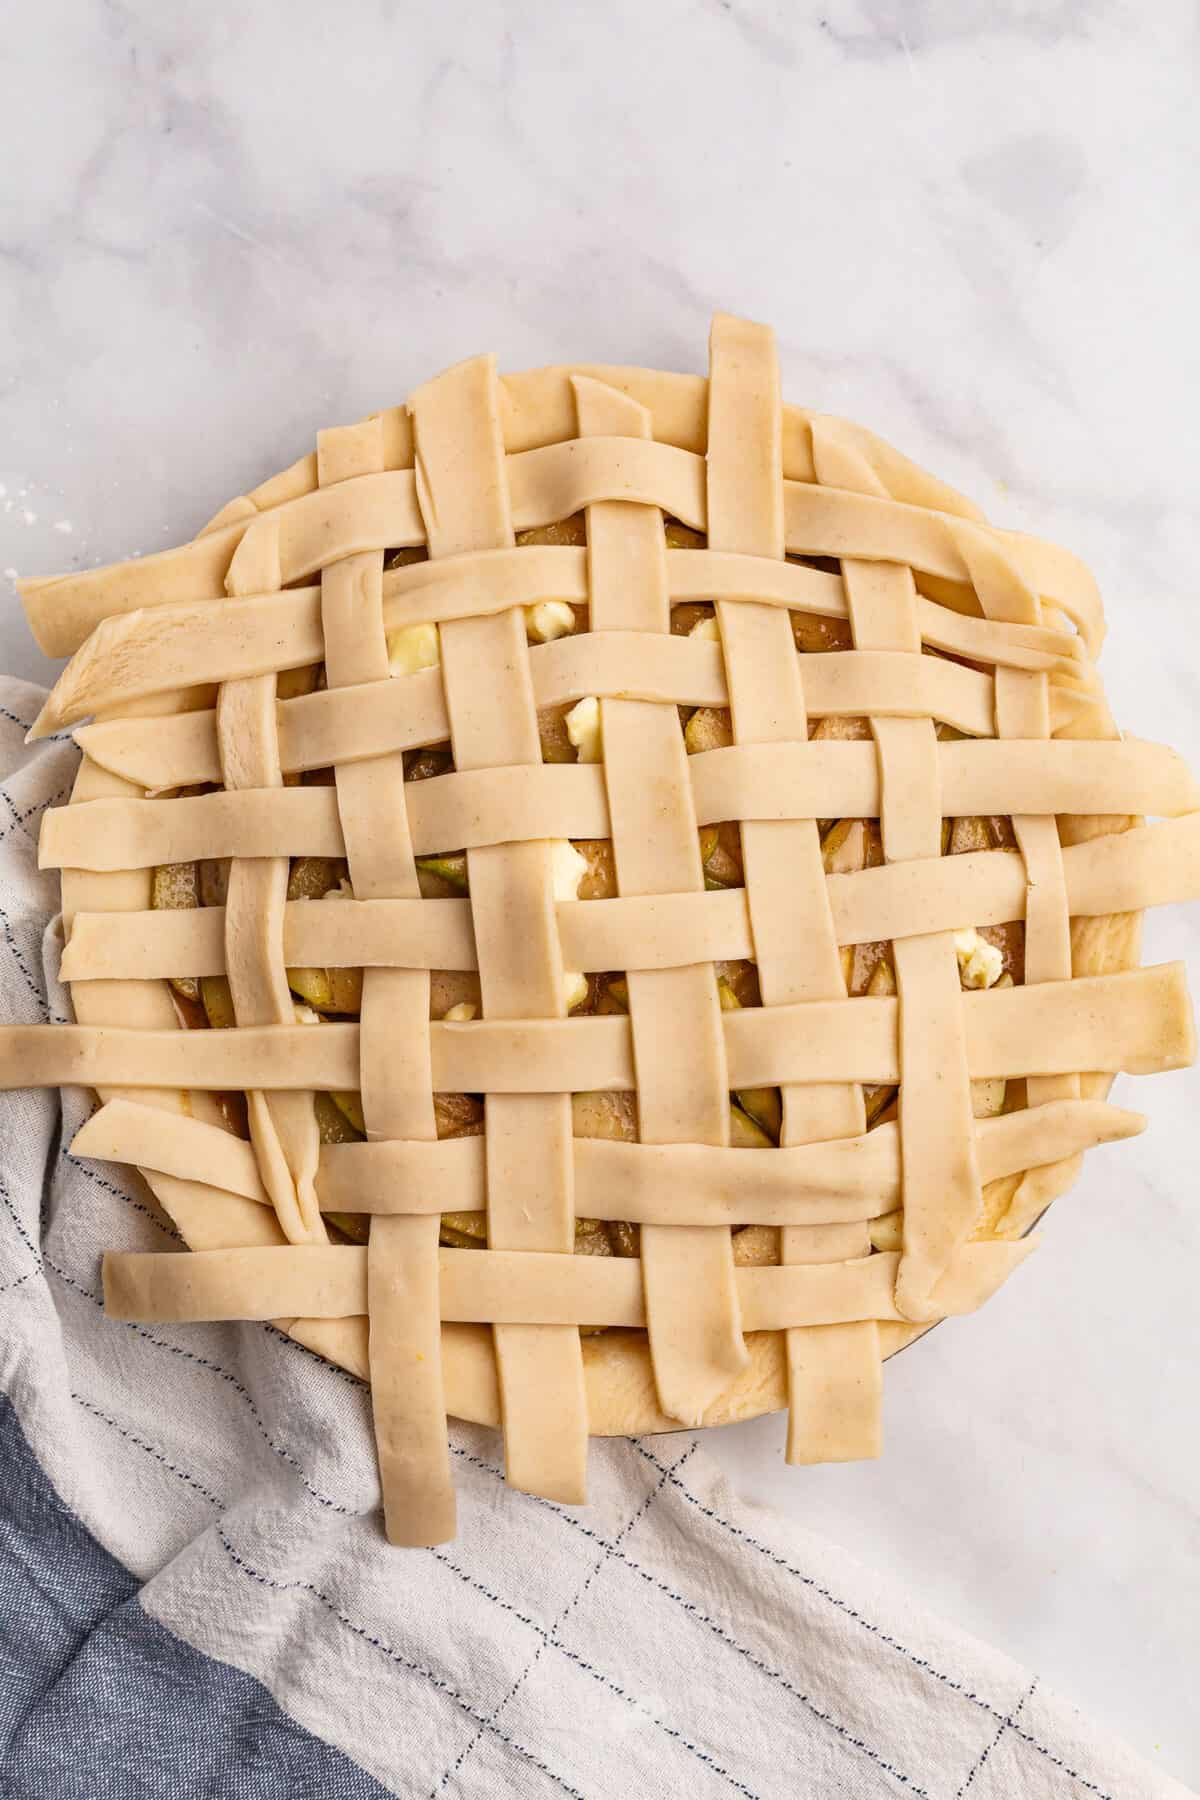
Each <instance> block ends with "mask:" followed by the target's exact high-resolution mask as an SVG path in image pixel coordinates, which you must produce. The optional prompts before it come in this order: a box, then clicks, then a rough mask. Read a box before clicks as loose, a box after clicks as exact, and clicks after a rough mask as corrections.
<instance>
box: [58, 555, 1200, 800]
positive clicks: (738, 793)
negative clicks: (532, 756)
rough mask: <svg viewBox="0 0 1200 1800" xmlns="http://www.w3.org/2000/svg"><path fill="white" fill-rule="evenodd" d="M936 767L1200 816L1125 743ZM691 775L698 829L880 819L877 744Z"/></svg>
mask: <svg viewBox="0 0 1200 1800" xmlns="http://www.w3.org/2000/svg"><path fill="white" fill-rule="evenodd" d="M864 566H865V565H864ZM885 723H891V721H885ZM935 766H936V769H937V774H938V778H939V783H940V787H941V794H942V807H943V811H944V815H945V817H947V818H962V817H964V816H965V815H967V814H970V813H983V814H990V813H1004V812H1005V811H1006V809H1010V808H1012V809H1015V810H1016V811H1017V812H1038V811H1041V812H1047V813H1080V814H1091V813H1094V812H1095V811H1096V808H1097V806H1103V807H1104V808H1105V809H1106V810H1107V811H1110V812H1130V813H1151V814H1157V815H1159V816H1166V817H1177V816H1178V815H1180V814H1181V813H1187V812H1195V811H1196V810H1197V809H1198V808H1200V787H1197V785H1196V781H1195V779H1194V777H1193V776H1192V774H1191V772H1190V771H1189V769H1188V767H1187V764H1186V763H1185V762H1184V761H1183V760H1182V758H1181V757H1179V756H1177V755H1176V753H1175V752H1174V751H1173V750H1169V749H1168V748H1167V747H1166V746H1165V745H1162V744H1151V743H1146V742H1144V741H1142V740H1139V739H1137V738H1123V739H1122V740H1121V741H1120V742H1119V743H1104V742H1097V741H1094V740H1090V739H1084V740H1075V739H1067V738H1053V739H1051V741H1050V742H1049V743H1021V742H1020V741H1019V740H1016V739H1009V740H1007V741H1001V740H999V739H995V738H976V739H968V740H966V741H964V742H963V743H948V744H941V743H940V744H938V745H937V746H936V764H935ZM688 769H689V772H690V774H691V777H692V791H693V793H694V794H695V797H696V818H697V820H698V822H699V823H700V824H701V825H715V824H717V823H719V822H720V821H721V820H722V819H738V818H740V819H743V820H745V819H805V818H821V819H830V818H866V819H877V818H878V817H879V816H880V810H881V794H880V780H879V767H878V758H877V754H876V750H875V746H874V745H873V744H871V743H866V742H863V743H839V742H836V741H817V742H814V743H808V744H774V745H758V744H734V745H730V746H728V747H727V748H725V749H721V750H705V751H703V752H701V754H700V755H698V756H693V757H691V758H689V761H688ZM443 779H444V777H443ZM151 804H152V803H151ZM174 804H178V802H175V803H174ZM46 816H47V818H52V817H53V816H54V815H53V814H52V813H48V814H47V815H46Z"/></svg>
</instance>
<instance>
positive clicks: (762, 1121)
mask: <svg viewBox="0 0 1200 1800" xmlns="http://www.w3.org/2000/svg"><path fill="white" fill-rule="evenodd" d="M736 1093H737V1103H738V1105H739V1106H740V1107H741V1109H742V1111H743V1112H744V1113H746V1114H747V1116H748V1117H749V1118H750V1119H752V1120H753V1122H754V1124H755V1125H757V1126H759V1128H760V1129H761V1130H763V1131H765V1132H766V1134H767V1136H768V1137H769V1138H770V1139H771V1142H772V1143H773V1144H777V1143H778V1142H779V1133H780V1132H781V1131H782V1129H783V1096H782V1095H781V1094H780V1092H779V1089H778V1088H777V1087H757V1088H738V1089H737V1090H736Z"/></svg>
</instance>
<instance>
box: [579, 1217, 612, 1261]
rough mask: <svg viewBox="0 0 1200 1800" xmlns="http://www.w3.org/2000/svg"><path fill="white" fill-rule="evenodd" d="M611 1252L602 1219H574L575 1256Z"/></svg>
mask: <svg viewBox="0 0 1200 1800" xmlns="http://www.w3.org/2000/svg"><path fill="white" fill-rule="evenodd" d="M612 1253H613V1247H612V1245H611V1244H610V1242H609V1240H608V1232H607V1231H606V1230H605V1227H604V1222H603V1220H602V1219H576V1221H575V1254H576V1256H611V1255H612Z"/></svg>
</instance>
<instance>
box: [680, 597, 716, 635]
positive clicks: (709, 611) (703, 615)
mask: <svg viewBox="0 0 1200 1800" xmlns="http://www.w3.org/2000/svg"><path fill="white" fill-rule="evenodd" d="M715 617H716V613H715V610H714V608H713V607H712V605H711V604H710V602H709V601H707V600H685V601H684V602H683V604H682V606H673V607H672V608H671V636H672V637H691V635H692V633H693V631H695V629H696V627H697V625H699V624H701V623H702V621H703V620H705V619H712V618H715Z"/></svg>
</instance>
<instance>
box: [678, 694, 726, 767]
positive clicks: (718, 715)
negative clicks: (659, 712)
mask: <svg viewBox="0 0 1200 1800" xmlns="http://www.w3.org/2000/svg"><path fill="white" fill-rule="evenodd" d="M683 741H684V744H685V745H686V746H687V753H688V755H689V756H698V755H699V754H700V752H701V751H702V750H723V749H725V747H726V746H727V745H728V744H732V742H733V721H732V719H731V718H730V716H729V708H728V707H727V706H698V707H697V708H696V710H695V712H694V713H693V714H692V716H691V718H690V719H689V720H688V722H687V724H686V726H685V727H684V732H683Z"/></svg>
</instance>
